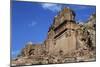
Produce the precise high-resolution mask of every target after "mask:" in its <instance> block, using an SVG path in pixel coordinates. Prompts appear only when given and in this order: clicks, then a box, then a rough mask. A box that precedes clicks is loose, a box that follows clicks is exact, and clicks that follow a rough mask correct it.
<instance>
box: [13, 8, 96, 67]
mask: <svg viewBox="0 0 100 67" xmlns="http://www.w3.org/2000/svg"><path fill="white" fill-rule="evenodd" d="M95 27H96V14H93V15H91V16H90V18H89V20H88V21H87V22H86V23H85V22H84V24H78V23H77V22H76V21H75V12H74V11H73V10H72V9H70V8H64V9H62V10H61V11H60V12H59V14H58V15H57V16H55V17H54V20H53V24H52V25H51V26H50V28H49V30H48V36H47V38H46V40H45V41H44V42H43V43H42V44H33V43H32V42H28V43H27V45H26V46H25V47H24V48H23V49H22V51H21V54H20V55H19V56H18V57H17V58H16V59H15V60H12V65H13V66H18V65H34V64H53V63H67V62H80V61H94V60H95V56H96V52H95V50H96V42H95V37H96V36H95V35H96V31H95Z"/></svg>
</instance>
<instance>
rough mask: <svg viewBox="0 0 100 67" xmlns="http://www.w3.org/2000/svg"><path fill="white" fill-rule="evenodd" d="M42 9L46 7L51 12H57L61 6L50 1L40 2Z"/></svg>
mask: <svg viewBox="0 0 100 67" xmlns="http://www.w3.org/2000/svg"><path fill="white" fill-rule="evenodd" d="M41 5H42V7H43V8H44V9H48V10H50V11H52V12H58V11H60V10H61V8H62V6H61V5H58V4H51V3H42V4H41Z"/></svg>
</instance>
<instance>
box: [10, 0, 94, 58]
mask: <svg viewBox="0 0 100 67" xmlns="http://www.w3.org/2000/svg"><path fill="white" fill-rule="evenodd" d="M63 7H69V8H71V9H72V10H74V11H75V13H76V21H80V22H85V21H87V19H88V18H89V16H90V15H91V14H93V13H95V12H96V7H95V6H86V5H85V6H84V5H72V4H66V5H65V4H54V3H39V2H20V1H13V2H12V7H11V8H12V12H11V17H12V18H11V20H12V22H11V27H12V28H11V39H12V40H11V41H12V42H11V43H12V51H11V55H12V57H15V56H16V55H17V54H18V53H19V52H20V51H21V49H22V48H23V47H24V46H25V45H26V43H27V42H29V41H32V42H33V43H42V42H43V41H44V40H45V39H46V37H47V32H48V28H49V27H50V25H51V24H52V23H53V18H54V16H55V15H57V14H58V12H59V11H60V10H61V9H62V8H63Z"/></svg>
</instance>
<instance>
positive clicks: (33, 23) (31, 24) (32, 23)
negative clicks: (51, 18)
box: [28, 21, 37, 27]
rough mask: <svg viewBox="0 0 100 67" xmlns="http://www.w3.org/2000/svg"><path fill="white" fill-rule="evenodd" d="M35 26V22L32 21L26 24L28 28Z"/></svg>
mask: <svg viewBox="0 0 100 67" xmlns="http://www.w3.org/2000/svg"><path fill="white" fill-rule="evenodd" d="M36 24H37V22H35V21H32V22H31V23H29V24H28V26H29V27H34V26H35V25H36Z"/></svg>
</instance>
